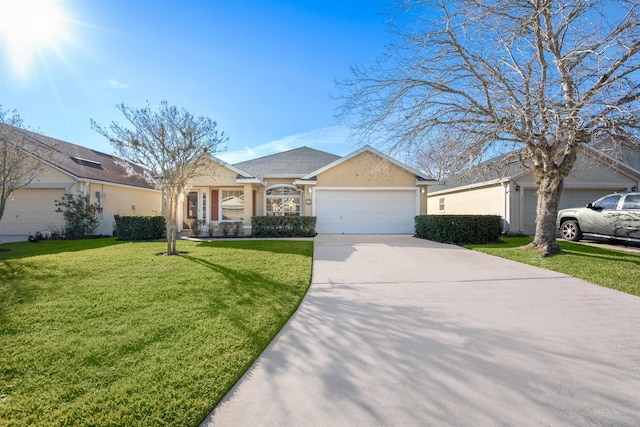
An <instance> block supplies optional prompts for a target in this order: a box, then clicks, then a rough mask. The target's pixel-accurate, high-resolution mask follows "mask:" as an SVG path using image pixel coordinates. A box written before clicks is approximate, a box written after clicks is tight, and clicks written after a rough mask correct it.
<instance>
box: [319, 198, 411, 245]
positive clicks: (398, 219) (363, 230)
mask: <svg viewBox="0 0 640 427" xmlns="http://www.w3.org/2000/svg"><path fill="white" fill-rule="evenodd" d="M416 198H417V192H416V191H415V190H366V189H364V190H362V189H358V190H355V189H354V190H323V189H317V190H316V196H315V215H316V217H317V218H318V220H317V221H318V222H317V226H316V229H317V231H318V233H323V234H378V233H383V234H413V232H414V218H415V215H416Z"/></svg>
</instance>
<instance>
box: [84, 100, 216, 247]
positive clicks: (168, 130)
mask: <svg viewBox="0 0 640 427" xmlns="http://www.w3.org/2000/svg"><path fill="white" fill-rule="evenodd" d="M117 108H118V110H120V112H121V113H122V114H123V115H124V117H125V119H127V121H128V122H129V123H128V125H127V126H124V125H120V124H119V123H117V122H115V121H114V122H111V124H110V125H109V126H108V127H102V126H100V125H99V124H97V123H96V122H95V121H94V120H92V121H91V126H92V127H93V128H94V129H95V130H96V131H97V132H98V133H100V134H101V135H103V136H105V137H106V138H108V139H109V141H111V144H112V145H113V147H114V148H115V150H116V152H117V153H118V155H120V156H121V157H123V158H125V159H127V160H128V161H130V162H131V163H134V164H136V165H139V166H142V167H143V168H144V169H145V171H144V173H140V172H136V171H135V170H134V169H133V168H130V167H129V168H128V170H129V171H130V173H132V174H138V175H141V176H142V177H143V178H144V179H145V180H146V181H147V182H148V183H150V184H152V185H153V186H154V187H155V188H157V189H158V190H160V191H161V192H162V214H163V215H164V217H165V220H166V226H167V255H176V254H177V253H178V252H177V250H176V239H177V231H178V224H177V221H178V208H179V203H180V199H181V198H182V197H183V196H184V195H185V194H186V192H187V191H188V190H189V188H190V187H191V184H192V181H193V180H194V179H195V178H197V177H199V176H202V175H204V174H206V173H207V171H208V168H210V166H211V162H210V161H208V159H209V156H212V155H214V154H215V153H216V152H217V151H220V149H221V148H222V145H223V144H224V143H225V141H226V139H227V138H226V137H225V135H224V132H219V131H218V130H217V123H216V122H215V121H213V120H212V119H210V118H208V117H194V116H193V115H192V114H191V113H189V112H188V111H187V110H185V109H181V108H178V107H174V106H170V105H169V104H168V102H167V101H162V102H161V103H160V108H158V110H157V111H154V110H152V109H151V107H150V106H149V105H147V106H146V107H144V108H138V109H136V108H130V107H128V106H127V105H126V104H119V105H117ZM123 166H125V167H127V165H126V164H125V165H123Z"/></svg>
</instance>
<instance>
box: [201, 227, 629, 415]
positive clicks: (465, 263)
mask: <svg viewBox="0 0 640 427" xmlns="http://www.w3.org/2000/svg"><path fill="white" fill-rule="evenodd" d="M629 268H638V266H637V265H634V266H629ZM639 326H640V298H638V297H634V296H630V295H627V294H624V293H621V292H617V291H613V290H609V289H606V288H602V287H599V286H595V285H591V284H589V283H586V282H584V281H581V280H578V279H575V278H572V277H569V276H565V275H562V274H558V273H554V272H551V271H546V270H542V269H538V268H535V267H530V266H526V265H522V264H518V263H515V262H511V261H507V260H503V259H500V258H496V257H492V256H488V255H484V254H481V253H478V252H473V251H469V250H466V249H461V248H458V247H456V246H450V245H441V244H437V243H433V242H429V241H425V240H420V239H416V238H413V237H409V236H332V235H323V236H318V237H317V238H316V240H315V258H314V270H313V283H312V285H311V288H310V290H309V292H308V294H307V296H306V297H305V299H304V301H303V303H302V305H301V306H300V308H299V310H298V312H297V313H296V314H295V315H294V317H293V318H292V319H291V321H290V322H289V323H288V324H287V325H286V326H285V327H284V328H283V330H282V331H281V333H280V334H279V335H278V337H277V338H276V339H275V340H274V341H273V342H272V344H271V345H270V346H269V347H268V349H267V350H266V351H265V352H264V353H263V354H262V355H261V356H260V358H259V359H258V360H257V361H256V363H255V364H254V366H253V367H252V368H251V369H250V370H249V372H247V374H246V375H245V376H244V377H243V378H242V379H241V380H240V381H239V382H238V384H236V386H235V387H234V388H233V389H232V390H231V392H230V393H229V394H228V395H227V396H226V397H225V398H224V400H223V401H222V402H221V403H220V404H219V405H218V406H217V407H216V409H215V410H214V411H213V413H212V414H211V415H210V416H209V417H208V418H207V419H206V420H205V421H204V422H203V424H202V425H204V426H259V425H262V426H336V425H340V426H359V427H362V426H371V425H397V426H418V425H420V426H425V425H429V426H438V425H455V426H480V425H481V426H502V425H514V426H515V425H517V426H541V425H553V426H561V425H573V426H575V425H606V426H614V425H615V426H623V425H628V426H632V425H633V426H636V425H638V423H639V420H640V333H639V332H638V330H639V329H638V328H639Z"/></svg>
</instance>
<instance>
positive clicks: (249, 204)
mask: <svg viewBox="0 0 640 427" xmlns="http://www.w3.org/2000/svg"><path fill="white" fill-rule="evenodd" d="M243 189H244V229H245V235H250V234H251V217H252V216H253V186H252V185H251V184H244V187H243Z"/></svg>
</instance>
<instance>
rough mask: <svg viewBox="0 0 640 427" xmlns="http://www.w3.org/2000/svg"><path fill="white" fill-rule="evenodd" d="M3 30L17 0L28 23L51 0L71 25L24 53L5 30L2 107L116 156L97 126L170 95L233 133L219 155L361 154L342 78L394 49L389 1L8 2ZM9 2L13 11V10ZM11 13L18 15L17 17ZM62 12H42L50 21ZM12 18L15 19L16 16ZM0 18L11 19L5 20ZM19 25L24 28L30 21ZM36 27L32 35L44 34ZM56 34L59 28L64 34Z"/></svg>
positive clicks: (1, 35) (0, 35)
mask: <svg viewBox="0 0 640 427" xmlns="http://www.w3.org/2000/svg"><path fill="white" fill-rule="evenodd" d="M3 2H4V3H6V4H4V5H2V6H3V7H2V10H3V15H4V16H5V18H4V19H5V22H4V23H5V25H4V26H5V27H7V25H6V24H7V22H9V23H11V22H17V21H18V20H19V19H20V17H19V16H18V15H19V14H20V13H23V12H21V11H19V10H13V12H12V7H13V5H15V4H16V3H20V4H27V3H25V2H32V3H33V4H30V5H28V7H29V11H30V12H29V13H30V15H31V16H30V22H34V21H35V22H36V23H37V22H38V19H39V18H38V16H37V14H36V16H34V13H33V11H34V10H41V9H43V8H44V6H43V4H42V2H45V3H46V2H53V3H57V4H58V7H59V8H61V10H62V15H63V16H64V17H63V18H60V19H57V21H60V22H62V23H61V24H60V26H59V27H58V29H57V30H55V29H52V28H47V29H46V31H44V30H43V33H42V37H40V38H37V37H33V38H31V39H29V40H28V43H27V44H26V45H25V46H18V47H19V49H16V44H15V43H16V42H15V38H11V34H7V32H8V31H10V30H7V31H4V32H3V31H0V58H2V60H1V62H0V104H2V108H3V109H16V110H18V112H19V113H20V115H21V116H22V118H23V119H24V121H25V123H26V124H27V125H28V126H29V127H30V128H31V129H33V130H36V131H39V132H41V133H44V134H46V135H49V136H52V137H55V138H59V139H62V140H66V141H69V142H73V143H76V144H80V145H84V146H88V147H91V148H94V149H97V150H101V151H106V152H112V149H111V147H110V145H109V142H108V141H107V140H106V139H104V137H102V136H101V135H99V134H97V133H96V132H95V131H93V130H91V128H90V124H89V121H90V119H94V120H96V121H97V122H98V123H100V124H103V125H106V124H108V123H110V122H111V121H113V120H115V121H118V122H120V123H123V124H124V118H123V117H122V116H121V114H120V113H119V112H118V111H117V110H116V108H115V105H116V104H118V103H121V102H124V103H126V104H128V105H129V106H131V107H142V106H144V105H145V103H146V101H149V102H150V104H151V105H152V107H155V106H157V105H159V102H160V100H162V99H166V100H167V101H169V103H170V104H172V105H177V106H180V107H184V108H186V109H187V110H188V111H190V112H191V113H192V114H194V115H203V116H208V117H211V118H212V119H214V120H216V121H217V122H218V127H219V129H220V130H223V131H225V133H226V134H227V136H228V137H229V143H228V148H227V150H226V152H223V153H220V154H219V157H221V158H223V159H224V160H226V161H228V162H230V163H235V162H239V161H242V160H247V159H249V158H254V157H259V156H262V155H266V154H271V153H274V152H278V151H284V150H287V149H291V148H295V147H298V146H302V145H307V146H311V147H314V148H317V149H321V150H325V151H329V152H332V153H335V154H339V155H342V154H346V153H348V152H350V151H352V150H354V149H355V148H356V147H355V145H354V144H355V142H354V141H351V140H349V139H348V132H347V130H346V129H345V128H344V127H343V126H340V125H337V124H336V121H335V118H334V114H335V112H336V106H337V101H335V100H333V99H332V98H331V96H330V95H331V94H335V93H336V89H335V80H336V79H344V78H348V77H349V67H350V66H351V65H356V64H368V63H371V62H372V61H373V60H374V59H375V57H376V56H378V55H379V54H381V53H382V52H383V50H384V43H385V25H384V20H385V16H384V15H383V14H382V13H381V12H382V11H383V10H384V7H385V6H386V5H387V4H388V2H387V1H384V0H362V1H361V0H354V1H350V0H342V1H335V0H327V1H322V0H300V1H266V0H265V1H251V0H249V1H244V2H240V1H183V2H178V1H171V2H169V1H140V0H136V1H131V0H125V1H123V0H110V1H102V0H21V2H16V1H14V0H8V1H7V0H0V3H3ZM7 10H8V11H9V12H7ZM11 13H14V14H15V15H14V17H13V18H11V17H10V16H11ZM53 15H54V13H53V12H50V11H49V12H47V13H46V14H45V17H42V24H41V25H40V26H39V28H40V30H42V29H43V28H45V27H47V26H50V25H51V22H52V21H56V19H51V16H53ZM7 20H9V21H7ZM0 24H2V22H0ZM19 28H22V29H16V30H15V32H16V33H18V32H21V31H23V29H24V25H22V26H19ZM40 30H39V29H37V28H34V29H33V31H32V32H38V31H40ZM54 30H55V31H54Z"/></svg>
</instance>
